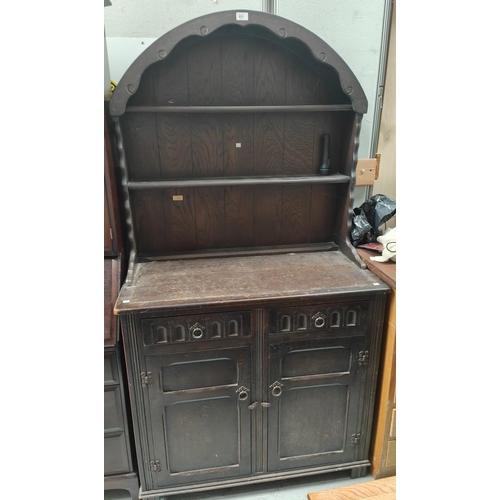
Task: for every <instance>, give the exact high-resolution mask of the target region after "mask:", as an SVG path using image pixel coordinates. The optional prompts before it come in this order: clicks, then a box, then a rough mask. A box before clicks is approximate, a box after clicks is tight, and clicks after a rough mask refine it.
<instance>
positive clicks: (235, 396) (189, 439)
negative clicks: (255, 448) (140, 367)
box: [146, 347, 252, 487]
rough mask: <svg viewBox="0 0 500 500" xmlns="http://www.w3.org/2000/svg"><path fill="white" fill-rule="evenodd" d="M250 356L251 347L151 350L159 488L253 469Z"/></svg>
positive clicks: (149, 364) (148, 358)
mask: <svg viewBox="0 0 500 500" xmlns="http://www.w3.org/2000/svg"><path fill="white" fill-rule="evenodd" d="M250 360H251V356H250V347H244V348H229V349H218V350H206V351H194V352H193V351H192V352H186V353H181V354H164V355H146V366H147V370H148V371H151V374H152V380H153V383H152V385H150V386H149V387H148V395H149V405H150V410H151V423H150V425H151V436H152V440H153V443H152V449H154V453H155V457H151V461H152V462H153V464H152V468H153V472H154V473H153V482H154V481H155V478H156V481H157V487H165V486H168V485H176V484H187V483H192V482H197V481H207V480H212V479H221V478H228V477H233V476H240V475H245V474H250V472H251V450H250V448H251V434H250V432H251V411H250V409H249V408H248V407H249V405H250V403H251V402H252V400H251V394H250V389H251V387H252V386H251V380H250ZM158 461H159V462H158Z"/></svg>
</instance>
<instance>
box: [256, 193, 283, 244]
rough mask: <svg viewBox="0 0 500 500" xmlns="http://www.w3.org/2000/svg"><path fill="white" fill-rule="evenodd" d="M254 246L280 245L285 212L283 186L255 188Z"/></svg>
mask: <svg viewBox="0 0 500 500" xmlns="http://www.w3.org/2000/svg"><path fill="white" fill-rule="evenodd" d="M253 210H254V212H253V213H254V244H255V245H256V246H269V245H279V244H280V241H281V216H282V212H283V186H255V187H254V208H253Z"/></svg>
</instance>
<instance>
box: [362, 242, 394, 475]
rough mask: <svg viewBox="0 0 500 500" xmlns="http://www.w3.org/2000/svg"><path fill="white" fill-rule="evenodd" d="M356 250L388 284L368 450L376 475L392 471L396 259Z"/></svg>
mask: <svg viewBox="0 0 500 500" xmlns="http://www.w3.org/2000/svg"><path fill="white" fill-rule="evenodd" d="M358 254H359V255H360V257H361V258H362V259H363V262H365V263H366V264H367V266H368V268H369V269H370V270H371V271H373V272H374V273H375V274H376V275H377V276H378V277H380V278H381V279H382V280H384V281H385V282H386V283H387V284H388V285H389V286H390V287H391V294H390V296H389V299H388V303H387V312H386V320H385V327H384V336H383V339H382V354H381V360H380V374H379V380H378V388H377V402H376V406H375V419H374V426H373V437H372V445H371V450H370V461H371V463H372V466H371V469H370V473H371V474H372V476H373V477H374V478H375V479H379V478H382V477H387V476H394V475H395V474H396V263H395V262H392V261H389V262H374V261H372V260H370V257H371V256H374V255H378V254H377V253H375V252H373V251H370V250H365V249H361V248H359V249H358Z"/></svg>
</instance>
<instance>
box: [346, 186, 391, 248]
mask: <svg viewBox="0 0 500 500" xmlns="http://www.w3.org/2000/svg"><path fill="white" fill-rule="evenodd" d="M394 215H396V202H395V201H394V200H391V198H389V197H387V196H385V195H383V194H376V195H374V196H372V197H371V198H370V199H369V200H367V201H365V202H364V203H363V204H362V205H361V206H360V207H358V208H355V209H354V216H353V221H352V222H353V223H352V230H351V240H352V244H353V245H354V246H355V247H356V246H359V245H364V244H366V243H373V242H376V241H377V237H378V236H381V235H382V234H384V233H383V231H382V230H381V229H380V226H381V225H382V224H384V223H385V222H387V221H388V220H389V219H391V218H392V217H394Z"/></svg>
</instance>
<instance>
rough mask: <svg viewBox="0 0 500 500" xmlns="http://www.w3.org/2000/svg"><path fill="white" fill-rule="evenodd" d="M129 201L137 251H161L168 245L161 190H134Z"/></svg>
mask: <svg viewBox="0 0 500 500" xmlns="http://www.w3.org/2000/svg"><path fill="white" fill-rule="evenodd" d="M130 202H131V206H132V209H133V210H132V213H133V214H134V228H135V232H136V241H137V251H138V252H139V253H142V252H143V253H161V252H163V251H164V250H165V248H168V245H167V239H166V234H165V215H164V211H163V192H162V190H160V189H150V190H147V191H134V192H132V193H131V197H130Z"/></svg>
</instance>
